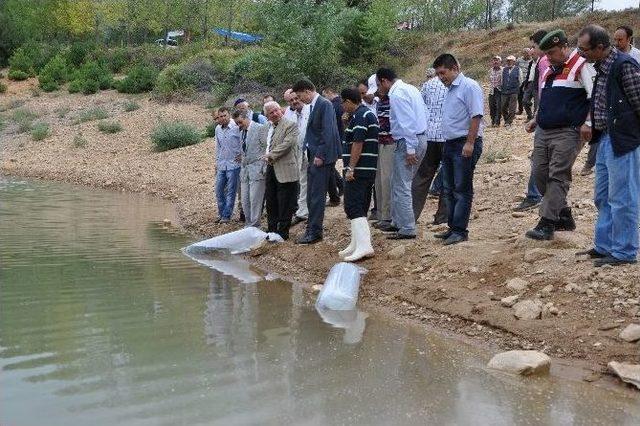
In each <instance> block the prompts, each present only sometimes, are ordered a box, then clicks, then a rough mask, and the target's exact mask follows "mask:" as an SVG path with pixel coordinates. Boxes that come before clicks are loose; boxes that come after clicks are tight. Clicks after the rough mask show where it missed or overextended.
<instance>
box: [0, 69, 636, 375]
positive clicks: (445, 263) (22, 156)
mask: <svg viewBox="0 0 640 426" xmlns="http://www.w3.org/2000/svg"><path fill="white" fill-rule="evenodd" d="M30 84H31V85H32V84H34V83H33V81H28V82H23V83H20V84H15V83H11V84H10V87H9V92H8V94H6V95H3V97H2V98H0V110H4V112H2V113H1V114H2V116H3V117H4V118H5V122H6V123H7V125H6V127H5V128H4V130H2V133H0V147H1V149H2V154H1V159H0V171H1V172H2V173H3V174H9V175H16V176H24V177H36V178H43V179H52V180H58V181H65V182H71V183H77V184H83V185H89V186H95V187H102V188H111V189H117V190H127V191H133V192H143V193H148V194H154V195H157V196H160V197H163V198H166V199H170V200H172V201H173V202H174V203H175V205H176V207H177V210H178V214H179V217H180V221H181V226H182V227H184V229H185V230H187V231H188V232H190V233H192V234H194V235H198V236H202V237H209V236H212V235H217V234H221V233H225V232H228V231H230V230H234V229H237V228H238V227H240V226H241V225H240V224H239V223H231V224H228V225H216V224H214V220H215V218H216V217H217V214H216V207H215V200H214V197H213V185H214V180H215V179H214V167H213V161H214V146H213V141H212V140H211V139H208V140H206V141H204V142H203V143H201V144H198V145H195V146H191V147H186V148H182V149H178V150H173V151H168V152H164V153H156V152H153V151H152V149H151V142H150V138H149V135H150V133H151V131H152V130H153V127H154V126H155V125H156V124H157V123H158V121H159V120H180V121H185V122H190V123H192V124H194V125H196V126H198V127H199V128H204V126H205V125H206V124H207V123H208V122H209V115H210V114H209V112H208V111H207V110H206V109H205V108H204V107H203V106H202V105H199V104H190V103H185V104H158V103H155V102H151V101H149V100H148V99H147V98H145V97H138V98H136V101H137V102H138V103H139V105H140V109H138V110H136V111H132V112H126V111H125V109H124V104H125V101H126V100H128V99H130V98H128V97H125V96H124V95H120V94H118V93H115V92H113V91H108V92H103V93H100V94H96V95H92V96H82V95H69V94H66V93H62V92H58V93H54V94H40V95H39V96H36V97H34V96H33V95H32V93H31V91H30V89H29V85H30ZM20 103H22V105H18V104H20ZM95 107H100V108H103V109H105V110H106V111H107V112H108V114H109V115H110V117H109V120H110V121H118V122H120V124H121V125H122V127H123V130H122V131H121V132H119V133H116V134H113V135H107V134H103V133H101V132H100V131H99V130H98V129H97V126H96V125H97V122H96V121H89V122H85V123H81V124H74V123H75V122H76V121H77V118H78V116H79V115H80V114H82V113H83V111H86V110H87V109H90V108H95ZM17 108H27V109H30V110H32V111H33V112H35V113H36V114H37V115H38V118H37V119H36V121H44V122H47V123H48V124H49V125H50V127H51V129H52V134H51V136H49V137H48V138H47V139H45V140H44V141H33V140H32V139H31V137H30V135H29V134H28V133H23V134H19V133H18V128H17V125H16V124H15V123H14V122H13V121H12V118H11V117H12V114H13V111H15V110H16V109H17ZM521 124H522V121H518V122H517V125H516V126H514V127H513V128H512V129H509V130H507V129H502V128H501V129H497V130H496V129H487V133H486V135H485V136H486V142H485V152H484V154H483V159H481V161H480V163H479V166H478V169H477V172H476V179H475V190H476V196H475V200H474V208H473V219H472V221H471V225H470V241H468V242H465V243H462V244H459V245H457V246H453V247H443V246H441V242H440V241H439V240H436V239H434V238H433V232H435V231H438V230H439V229H441V228H433V227H431V226H429V225H427V224H428V223H429V222H430V220H431V215H432V214H433V212H434V211H435V209H436V200H432V199H430V200H429V201H428V204H427V206H426V207H425V210H424V212H423V214H422V217H421V218H420V220H419V227H418V228H419V238H418V239H416V240H415V241H411V242H392V241H388V240H386V239H385V237H384V235H383V234H381V233H379V232H377V231H374V236H373V238H374V247H375V249H376V257H374V258H372V259H369V260H366V261H364V262H362V265H363V266H364V267H366V268H367V269H369V273H368V274H367V276H366V277H365V278H364V280H363V285H362V289H361V299H362V301H363V302H364V303H365V304H366V305H369V306H375V307H376V308H379V309H384V310H385V311H387V312H389V313H392V314H394V315H397V316H400V317H405V318H407V319H410V320H411V321H416V322H420V323H423V324H425V325H428V326H431V327H435V328H437V329H444V330H449V331H451V332H453V333H457V334H462V335H464V336H465V337H466V338H467V339H470V340H473V341H477V342H480V343H489V344H490V345H492V346H494V347H495V348H496V349H497V348H503V349H515V348H526V349H538V350H542V351H544V352H546V353H547V354H549V355H551V356H553V357H555V358H559V359H567V360H575V359H580V360H583V361H585V362H586V363H587V365H591V366H592V367H593V369H594V370H595V371H596V373H595V375H592V376H589V377H587V378H588V379H590V380H591V379H593V378H594V377H595V378H597V377H598V374H599V373H600V372H602V371H604V369H605V368H606V364H607V363H608V362H609V361H611V360H617V361H626V362H633V363H639V362H640V351H639V349H640V347H639V344H638V343H628V342H625V341H623V340H621V339H620V338H619V337H618V335H619V333H620V331H621V330H622V329H623V328H624V327H625V326H626V325H628V324H630V323H634V322H635V323H638V322H640V317H639V312H640V306H639V297H640V278H639V277H640V267H638V266H637V265H634V266H625V267H621V268H616V269H612V268H602V269H596V268H594V267H593V266H592V264H591V263H590V262H589V261H586V260H585V259H579V258H577V257H576V256H575V252H576V251H578V250H581V249H584V248H589V247H590V242H591V236H592V230H593V222H594V219H595V215H596V210H595V207H594V206H593V202H592V201H591V200H592V188H593V176H586V177H583V176H580V175H579V174H578V173H577V171H579V170H580V168H581V167H582V164H583V162H584V157H585V155H586V152H583V153H582V154H581V156H580V158H579V159H578V161H577V162H576V166H575V168H574V169H575V171H576V173H575V174H574V183H573V187H572V189H571V192H570V202H571V204H572V207H573V209H574V215H575V216H576V220H577V223H578V229H577V231H576V232H572V233H567V232H561V233H558V234H557V238H556V240H555V241H551V242H534V241H531V240H527V239H525V238H524V237H523V235H524V232H525V231H526V230H527V229H528V228H530V227H532V226H533V225H534V224H535V223H536V222H537V214H536V212H535V211H532V212H527V213H524V214H516V215H514V214H513V213H512V210H511V208H512V206H513V205H514V204H516V203H517V200H518V199H519V197H521V196H522V191H523V190H524V188H525V185H526V182H527V179H528V174H529V159H528V154H529V151H530V149H531V145H532V141H531V136H529V135H527V134H525V133H524V132H523V131H522V130H521ZM77 135H81V136H82V138H84V139H85V140H86V144H85V145H84V146H83V147H76V146H75V144H74V143H73V140H74V138H75V137H76V136H77ZM302 226H303V225H298V226H296V227H295V228H294V229H293V231H292V236H293V237H294V238H295V237H296V236H297V235H299V234H300V233H301V232H303V230H304V229H303V227H302ZM325 226H326V232H325V239H324V241H323V242H321V243H319V244H317V245H315V246H311V247H300V246H296V245H294V244H293V243H286V244H282V245H278V246H273V247H271V248H270V249H269V250H268V251H267V252H263V253H261V254H260V255H257V256H253V257H252V258H251V261H252V262H253V263H254V264H256V265H257V266H258V267H260V268H262V269H265V270H270V271H273V272H276V273H279V274H283V275H286V276H288V277H291V278H292V279H293V280H295V281H297V282H300V283H303V284H305V285H306V286H307V287H310V286H311V285H313V284H321V283H322V282H323V280H324V278H325V277H326V274H327V271H328V270H329V269H330V267H331V266H332V265H333V264H334V263H336V262H337V261H339V258H338V255H337V252H338V251H339V250H340V249H342V248H343V247H344V246H346V244H347V243H348V238H349V236H348V222H347V220H346V219H345V216H344V212H343V210H342V208H341V207H335V208H328V209H327V215H326V219H325ZM514 278H519V279H521V280H522V281H519V282H517V283H515V284H514V283H511V284H510V285H509V286H507V285H506V284H507V282H509V281H510V280H512V279H514ZM509 296H518V300H517V301H525V300H533V301H538V300H539V301H540V304H539V306H540V308H541V313H540V318H539V319H530V320H527V319H517V318H516V317H515V315H514V314H515V312H516V311H515V309H514V308H513V307H509V306H505V305H508V304H509V303H504V302H501V299H503V298H505V297H509ZM536 303H537V302H536Z"/></svg>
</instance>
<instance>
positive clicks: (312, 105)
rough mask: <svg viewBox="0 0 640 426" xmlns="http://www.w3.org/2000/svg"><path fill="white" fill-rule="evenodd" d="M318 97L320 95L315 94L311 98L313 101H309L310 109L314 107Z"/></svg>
mask: <svg viewBox="0 0 640 426" xmlns="http://www.w3.org/2000/svg"><path fill="white" fill-rule="evenodd" d="M319 97H320V93H316V95H315V96H314V97H313V100H312V101H311V108H313V107H315V106H316V102H318V98H319Z"/></svg>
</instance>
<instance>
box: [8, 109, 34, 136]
mask: <svg viewBox="0 0 640 426" xmlns="http://www.w3.org/2000/svg"><path fill="white" fill-rule="evenodd" d="M12 118H13V121H15V123H16V124H17V125H18V133H25V132H28V131H30V130H31V128H32V126H33V120H35V119H36V118H38V114H36V113H35V112H33V111H31V110H29V109H26V108H20V109H17V110H15V111H13V114H12Z"/></svg>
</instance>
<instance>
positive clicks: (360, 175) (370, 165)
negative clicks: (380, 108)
mask: <svg viewBox="0 0 640 426" xmlns="http://www.w3.org/2000/svg"><path fill="white" fill-rule="evenodd" d="M340 97H341V98H342V107H343V108H344V110H345V112H346V113H347V114H349V116H350V117H351V118H350V120H349V124H348V125H347V128H346V129H345V131H344V147H343V148H344V153H343V155H342V161H343V163H344V165H345V167H344V172H345V175H344V179H345V184H344V211H345V213H346V214H347V218H348V219H349V220H351V242H350V243H349V246H348V247H347V248H346V249H344V250H342V251H341V252H340V253H339V254H340V257H342V258H343V259H344V260H345V261H347V262H355V261H356V260H360V259H362V258H364V257H369V256H372V255H373V246H372V245H371V230H370V229H369V223H368V222H367V211H368V210H369V205H371V193H372V190H373V184H374V182H375V180H376V166H377V163H378V131H379V127H378V117H376V114H375V113H374V112H373V111H371V110H370V109H369V108H367V107H366V106H365V105H364V104H363V103H362V98H361V97H360V92H359V91H358V89H357V88H355V87H353V88H349V89H344V90H343V91H342V93H341V94H340Z"/></svg>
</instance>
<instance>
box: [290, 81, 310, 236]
mask: <svg viewBox="0 0 640 426" xmlns="http://www.w3.org/2000/svg"><path fill="white" fill-rule="evenodd" d="M284 100H285V101H286V102H287V104H288V105H289V106H288V107H287V108H286V111H285V113H284V118H285V119H287V120H289V121H292V122H294V123H296V126H297V127H298V146H299V147H300V160H301V161H300V180H299V182H300V193H299V195H298V209H297V210H296V212H295V214H294V215H293V220H292V222H291V225H292V226H294V225H297V224H298V223H300V222H304V221H305V220H307V217H308V216H309V209H308V208H307V170H308V168H309V160H308V159H307V150H306V147H305V146H304V137H305V135H306V134H307V122H308V121H309V105H305V104H304V103H303V102H302V101H301V100H300V99H299V98H298V95H296V92H294V91H293V90H291V89H287V91H286V92H284Z"/></svg>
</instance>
